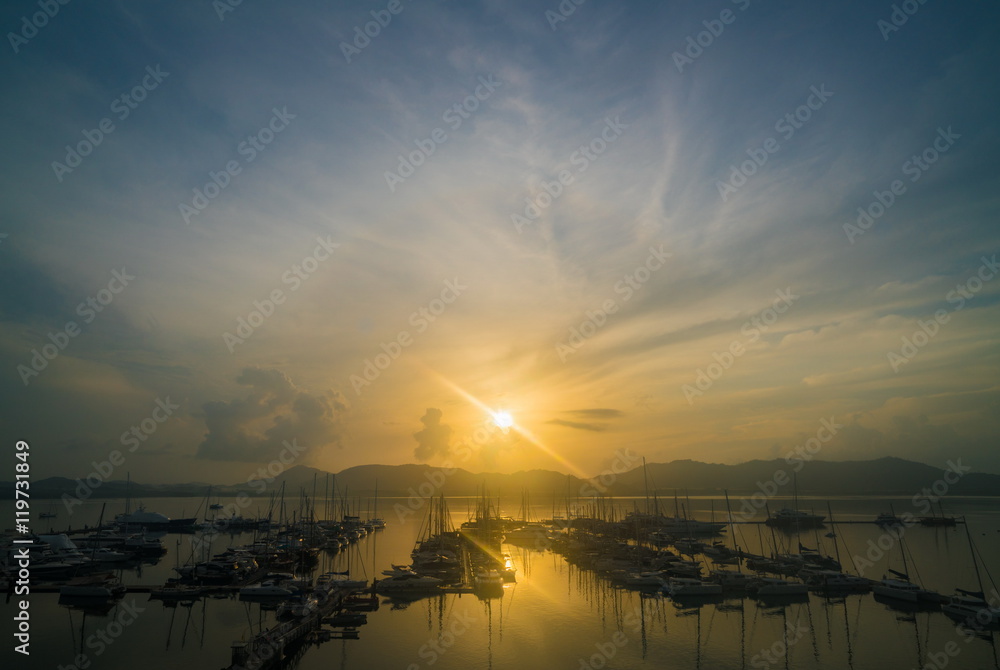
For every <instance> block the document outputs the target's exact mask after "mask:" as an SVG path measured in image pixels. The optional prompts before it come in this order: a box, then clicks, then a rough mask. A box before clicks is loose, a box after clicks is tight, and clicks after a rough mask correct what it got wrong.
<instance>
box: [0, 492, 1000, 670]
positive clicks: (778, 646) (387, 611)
mask: <svg viewBox="0 0 1000 670" xmlns="http://www.w3.org/2000/svg"><path fill="white" fill-rule="evenodd" d="M145 502H146V507H147V509H149V510H152V511H159V512H161V513H164V514H167V515H168V516H173V517H180V516H184V515H187V516H193V515H194V513H195V510H196V509H197V508H198V507H199V505H200V504H202V501H201V500H197V499H179V498H165V499H150V500H147V501H145ZM223 502H225V501H223ZM395 502H398V501H396V500H393V499H383V500H382V501H381V503H380V508H381V512H382V516H383V517H385V519H386V520H387V522H388V528H387V529H386V530H385V531H382V532H380V533H377V534H374V535H369V536H368V537H367V538H365V539H363V540H362V541H361V542H359V543H358V544H357V545H355V546H354V548H352V549H351V550H350V551H344V552H341V553H340V554H338V555H337V556H335V557H332V558H330V557H327V558H324V559H323V561H322V563H321V564H320V569H321V570H344V569H348V568H349V569H350V570H351V574H352V576H353V577H356V578H368V579H369V580H370V579H372V578H376V577H379V576H380V573H381V571H382V570H384V569H387V568H388V567H389V565H390V564H391V563H404V564H405V563H409V553H410V550H411V549H412V548H413V544H414V541H415V540H416V539H417V538H418V536H419V534H420V532H421V524H422V521H423V516H422V514H420V513H418V514H415V515H413V516H410V517H407V519H406V520H405V521H403V522H402V523H400V521H399V519H398V517H397V516H396V515H395V514H394V513H393V512H392V509H393V507H392V506H393V504H394V503H395ZM509 502H510V504H509V505H507V504H506V501H505V508H506V509H505V513H508V514H511V515H515V514H516V513H517V511H518V502H517V501H514V500H512V501H509ZM733 502H734V506H735V505H736V504H737V501H736V500H735V499H734V501H733ZM890 503H892V504H893V506H894V508H895V511H896V512H897V513H899V514H902V513H903V512H907V511H910V512H915V511H916V510H914V508H913V506H912V504H911V502H910V501H909V500H903V499H895V500H893V499H875V500H872V499H853V498H838V499H833V500H832V501H831V504H832V509H833V514H834V518H835V520H836V521H858V520H865V521H867V520H871V519H872V518H874V516H875V515H876V514H878V513H879V512H883V511H888V509H889V505H890ZM619 504H622V505H626V504H627V505H631V504H632V503H623V502H622V501H619ZM637 504H640V505H641V504H642V501H638V502H637ZM685 504H686V505H689V509H693V510H694V513H695V516H696V517H697V518H700V519H705V520H708V519H709V518H710V516H711V515H712V513H713V511H714V513H715V515H716V518H717V519H718V520H722V518H723V513H722V512H723V510H724V509H725V502H724V501H723V500H721V499H717V498H716V499H713V498H695V499H691V500H690V501H685ZM781 504H782V501H780V500H778V501H776V502H772V508H773V507H774V506H775V505H778V506H780V505H781ZM39 505H41V508H39V509H36V512H37V511H42V510H43V509H44V508H45V505H43V504H40V503H38V502H36V507H38V506H39ZM471 505H472V503H471V502H470V501H469V500H467V499H464V498H461V499H450V500H449V506H450V510H451V513H452V518H453V521H454V523H455V525H456V526H457V525H458V524H459V523H461V522H462V521H464V520H465V519H466V518H467V515H468V509H469V508H470V506H471ZM946 505H947V508H946V509H947V512H948V513H949V514H954V515H964V516H965V517H966V518H967V519H968V523H969V528H970V530H971V531H972V535H973V538H974V540H975V543H976V545H977V547H978V549H979V551H980V552H981V554H982V557H983V560H984V562H985V563H986V565H987V566H988V567H989V568H990V569H991V570H992V573H993V574H994V575H995V576H996V577H997V578H1000V500H997V499H973V498H966V499H958V498H953V499H949V500H948V501H947V503H946ZM667 506H668V508H669V509H668V510H666V511H668V512H672V511H673V509H672V507H673V503H672V501H671V502H670V503H668V505H667ZM799 506H800V508H803V509H809V508H814V509H815V511H816V512H819V513H826V500H825V499H824V500H822V501H820V500H808V499H802V500H800V505H799ZM12 508H13V506H12V504H11V502H10V501H4V502H3V504H2V505H0V514H3V515H5V516H4V517H3V518H11V519H12V518H13V513H12ZM122 508H123V504H122V501H118V500H115V501H109V502H108V507H107V511H106V512H105V514H106V515H112V514H113V513H116V512H120V511H122ZM54 509H55V510H56V511H57V512H58V513H59V518H57V519H55V520H52V521H51V522H45V523H46V526H42V525H41V524H42V523H43V522H41V521H35V522H34V524H35V530H36V531H38V532H41V531H44V530H46V529H47V524H48V523H51V524H52V526H53V527H54V528H56V529H59V530H61V529H65V527H66V526H68V525H72V526H74V527H78V526H82V525H83V524H94V523H96V522H97V518H98V515H99V514H100V510H101V501H88V503H86V504H85V505H84V506H82V507H79V508H77V509H76V510H75V513H74V514H73V515H72V516H71V517H69V516H67V514H66V512H65V511H64V510H62V509H61V508H58V507H55V508H54ZM424 511H426V510H424ZM533 511H534V515H535V517H536V518H548V517H551V516H552V513H553V507H552V505H551V504H540V505H538V506H536V507H535V508H534V510H533ZM561 511H562V510H560V509H558V508H557V509H556V510H555V512H556V514H559V513H561ZM827 530H829V529H827ZM827 530H823V531H820V532H819V533H814V532H813V531H808V532H807V533H803V535H802V536H801V537H797V538H796V537H793V536H789V535H784V534H780V533H779V534H777V535H775V536H773V539H777V541H778V542H779V545H780V544H785V543H788V546H790V547H792V551H794V549H795V546H796V544H797V543H798V542H801V543H802V544H804V545H806V546H809V547H816V546H817V545H819V548H820V549H822V550H823V551H824V552H825V553H830V554H833V553H834V545H833V540H831V539H830V538H827V537H825V536H824V534H825V533H826V532H827ZM837 534H838V537H839V540H840V545H839V549H840V552H841V558H842V562H843V563H844V564H845V566H850V564H851V560H850V559H849V557H848V554H857V555H862V556H864V555H866V554H868V552H869V551H871V552H872V553H871V554H870V555H869V556H868V557H869V558H871V559H874V560H873V563H874V565H873V566H872V567H870V568H868V569H866V571H865V576H868V577H872V578H880V577H881V576H882V574H883V572H884V570H885V569H886V568H887V567H892V568H896V569H900V568H901V567H902V561H901V558H900V550H899V548H898V546H893V547H891V548H890V550H889V551H888V552H884V555H882V556H878V555H876V553H874V550H872V549H871V545H869V544H868V543H869V541H872V542H874V541H877V539H878V538H879V536H880V535H881V534H882V531H881V530H880V529H879V528H878V527H877V526H874V525H871V524H864V525H862V524H857V525H848V524H845V525H842V526H838V527H837ZM736 535H737V542H738V544H739V545H740V546H741V547H746V548H747V549H749V550H750V551H759V550H760V549H761V546H762V545H764V546H765V547H766V548H765V549H764V551H763V552H761V553H770V544H771V543H772V541H773V539H772V534H771V531H770V529H768V528H766V527H763V526H757V525H744V526H738V527H737V529H736ZM728 536H729V533H728V532H727V533H726V534H725V535H724V537H725V538H726V541H727V542H729V541H730V540H729V539H728ZM250 537H251V535H250V534H245V535H243V536H232V537H231V536H220V537H219V538H218V539H217V540H216V541H215V544H214V545H213V550H214V551H222V550H223V549H224V548H225V547H226V546H228V545H234V546H235V545H238V544H241V543H243V542H246V541H249V539H250ZM164 543H165V544H166V545H167V546H168V547H169V553H168V554H167V555H166V556H164V557H163V558H162V559H160V561H159V562H158V563H157V564H155V565H143V566H140V567H139V568H138V569H133V570H128V571H125V572H124V573H123V575H122V578H123V580H124V581H125V582H126V583H133V584H162V583H163V582H164V581H165V580H166V579H167V578H168V577H170V576H173V575H174V571H173V570H172V568H173V566H174V565H176V564H177V562H178V560H179V561H180V562H181V563H183V562H184V561H185V560H186V559H187V557H188V556H189V555H190V553H191V536H187V535H167V536H166V537H165V538H164ZM906 544H907V547H908V550H909V554H908V555H909V556H911V557H912V562H911V564H910V570H911V575H912V576H914V577H919V580H920V581H921V582H922V583H923V585H924V586H925V587H927V588H930V589H935V590H938V591H940V592H942V593H951V592H952V591H953V589H954V588H955V587H956V586H958V587H964V588H968V589H974V588H975V587H976V579H975V573H974V571H973V563H972V558H971V553H970V549H969V545H968V541H967V538H966V533H965V530H964V528H962V527H961V526H959V527H958V528H950V529H947V528H941V529H934V528H923V527H915V528H912V529H910V530H909V531H907V533H906ZM845 545H846V549H845ZM507 550H508V551H509V552H510V553H511V555H512V556H513V559H514V562H515V564H516V566H517V568H518V579H517V583H516V584H509V585H507V586H506V588H505V590H504V594H503V596H502V597H500V598H494V599H490V600H481V599H479V598H477V597H476V596H474V595H467V594H465V595H458V594H451V595H439V596H434V597H429V598H423V599H419V600H416V601H413V602H393V601H390V600H387V599H385V598H383V602H382V606H381V607H380V609H379V610H378V611H376V612H371V613H369V614H368V624H367V625H365V626H363V627H362V628H361V634H360V639H358V640H331V641H328V642H325V643H322V644H319V645H313V646H311V647H307V648H306V650H305V653H304V654H302V655H301V656H300V657H299V658H298V659H296V660H295V661H294V662H292V663H291V664H290V666H289V667H297V668H302V669H303V670H321V669H322V670H330V669H338V668H359V669H361V668H366V669H369V668H399V669H404V670H406V669H408V670H416V669H417V668H435V669H449V668H456V669H458V668H461V669H463V670H464V669H466V668H473V667H482V668H496V669H498V670H506V669H517V670H525V669H528V668H547V669H548V668H566V669H567V670H577V669H580V668H602V667H606V668H623V669H624V668H662V667H672V668H680V669H686V668H807V669H812V668H817V669H818V668H858V669H861V668H923V667H931V668H940V667H943V664H944V662H945V660H947V666H948V667H950V668H1000V661H998V658H1000V651H998V647H1000V634H998V633H992V634H988V635H986V636H984V637H971V638H970V637H969V636H965V635H962V634H961V633H960V632H959V631H958V630H957V629H956V626H955V624H954V623H953V622H952V621H951V620H950V619H948V618H947V617H946V616H945V615H944V614H942V613H940V612H905V611H898V610H896V609H893V608H890V607H887V606H886V605H884V604H881V603H879V602H877V601H876V600H875V599H874V598H873V596H872V595H871V594H866V595H850V596H846V597H840V598H833V599H826V598H822V597H819V596H817V595H811V596H810V597H809V599H808V602H804V603H794V604H790V605H787V606H783V607H781V606H763V605H761V604H758V603H757V602H756V601H754V600H751V599H745V598H744V599H741V598H734V599H731V600H727V601H725V602H723V603H718V604H707V605H703V606H701V607H685V608H681V607H678V606H677V605H675V604H674V603H673V602H671V601H670V600H669V599H667V598H664V597H662V596H652V597H650V596H644V595H642V594H640V593H638V592H634V591H628V590H623V589H617V588H612V587H611V586H610V585H609V584H608V582H607V581H606V580H603V579H601V578H599V577H597V576H596V575H595V574H594V573H592V572H590V571H585V570H580V569H578V568H575V567H573V566H571V565H569V564H568V563H567V562H566V561H565V560H564V559H563V558H562V557H561V556H559V555H557V554H554V553H552V552H551V551H536V550H532V549H524V548H517V547H513V546H510V547H507ZM992 588H993V587H992V585H991V584H989V583H987V592H990V591H991V590H992ZM57 599H58V596H57V595H55V594H33V595H32V596H31V599H30V600H31V606H30V610H29V611H30V612H31V615H32V624H33V625H32V631H31V633H32V642H31V652H32V653H31V657H30V660H28V659H25V658H24V657H23V656H20V655H18V654H15V653H13V651H12V647H13V642H12V639H13V638H12V637H11V636H10V633H12V632H13V623H12V621H11V619H10V617H11V616H12V615H13V613H14V612H15V607H14V604H13V603H6V604H5V605H3V606H2V607H0V612H2V615H3V620H4V622H5V623H4V624H3V626H4V630H5V631H9V632H7V633H6V634H5V635H4V643H3V644H4V648H3V650H2V652H0V659H4V664H3V665H4V667H10V666H9V665H8V662H9V661H11V660H12V661H13V662H14V663H16V666H15V667H30V668H53V669H57V668H59V667H60V666H61V667H63V668H70V667H72V666H73V665H75V663H76V660H77V659H76V656H77V655H78V654H83V655H85V657H86V658H85V659H84V660H85V661H86V663H87V664H89V667H90V668H108V669H111V670H126V669H127V670H133V669H134V668H137V667H139V668H142V669H143V670H154V669H160V668H163V669H167V668H170V669H174V668H179V667H183V668H191V669H201V668H205V669H212V670H214V669H217V668H223V667H226V666H228V665H229V661H230V645H231V644H232V643H233V642H234V641H238V640H241V639H248V638H249V637H251V636H252V635H253V634H254V633H256V632H258V631H259V630H260V629H261V628H262V627H264V628H266V627H268V626H269V625H271V624H273V622H274V614H273V612H269V611H265V610H262V609H261V608H260V606H259V605H257V604H250V603H243V602H240V601H238V600H236V599H221V600H219V599H210V598H209V599H203V600H201V601H199V602H196V603H195V604H194V605H193V606H191V607H185V606H177V607H167V606H164V605H163V604H162V603H160V602H158V601H152V602H150V601H148V596H147V595H145V594H129V595H126V596H125V598H124V599H123V601H122V602H121V603H120V604H119V605H118V606H117V607H116V608H115V609H113V610H111V612H109V613H108V614H107V615H103V616H102V615H94V614H87V613H85V612H81V611H78V610H71V609H67V608H64V607H61V606H60V605H58V603H57ZM131 612H135V615H134V621H133V616H132V614H131ZM122 624H125V625H122ZM102 632H103V633H104V636H105V639H112V638H113V642H112V643H110V644H105V643H104V642H102V641H101V636H100V634H101V633H102ZM949 651H950V652H951V655H949V653H948V652H949ZM26 660H27V663H25V661H26ZM928 664H929V665H928Z"/></svg>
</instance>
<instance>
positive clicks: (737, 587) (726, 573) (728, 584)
mask: <svg viewBox="0 0 1000 670" xmlns="http://www.w3.org/2000/svg"><path fill="white" fill-rule="evenodd" d="M726 514H728V516H729V535H730V537H732V538H733V550H732V553H733V555H734V557H735V558H736V572H733V571H732V570H725V569H716V570H712V571H711V575H710V576H709V580H711V581H713V582H715V583H716V584H719V585H721V586H722V588H723V590H726V591H743V590H746V587H747V582H748V581H750V579H751V575H748V574H746V573H745V572H743V569H742V567H741V563H742V558H741V554H740V548H739V547H738V546H736V526H735V525H733V511H732V509H731V508H730V506H729V491H726Z"/></svg>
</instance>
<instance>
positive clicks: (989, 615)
mask: <svg viewBox="0 0 1000 670" xmlns="http://www.w3.org/2000/svg"><path fill="white" fill-rule="evenodd" d="M962 523H963V524H964V525H965V534H966V537H967V538H968V540H969V551H970V552H971V553H972V564H973V566H974V567H975V569H976V581H977V583H978V584H979V590H978V591H966V590H964V589H955V595H953V596H951V597H950V598H949V599H948V602H946V603H944V604H942V605H941V611H942V612H944V613H945V614H947V615H948V616H950V617H951V618H953V619H956V620H958V621H966V622H969V623H971V624H973V625H974V626H976V627H977V628H979V629H982V628H984V627H987V626H990V627H992V626H996V625H997V624H1000V608H995V607H990V605H989V603H987V602H986V594H985V592H984V589H983V575H982V573H981V572H980V570H979V561H978V560H977V557H978V554H979V552H978V551H976V545H975V544H973V542H972V533H970V532H969V524H968V523H967V522H966V521H965V519H964V518H963V519H962ZM983 568H984V569H985V568H986V566H985V565H984V566H983ZM991 580H992V577H991Z"/></svg>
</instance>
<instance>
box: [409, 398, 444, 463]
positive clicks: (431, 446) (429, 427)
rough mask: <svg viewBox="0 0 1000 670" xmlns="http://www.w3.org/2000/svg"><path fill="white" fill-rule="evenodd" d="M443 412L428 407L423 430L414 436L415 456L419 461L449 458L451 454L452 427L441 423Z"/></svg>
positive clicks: (423, 420)
mask: <svg viewBox="0 0 1000 670" xmlns="http://www.w3.org/2000/svg"><path fill="white" fill-rule="evenodd" d="M441 417H442V413H441V410H439V409H436V408H434V407H428V408H427V411H426V412H424V415H423V416H422V417H420V422H421V423H422V424H424V428H423V430H420V431H417V432H416V433H414V434H413V439H415V440H416V441H417V448H416V449H414V450H413V455H414V456H416V457H417V460H419V461H428V460H430V459H431V458H433V457H434V456H447V455H448V454H449V453H450V452H451V426H448V425H446V424H443V423H441Z"/></svg>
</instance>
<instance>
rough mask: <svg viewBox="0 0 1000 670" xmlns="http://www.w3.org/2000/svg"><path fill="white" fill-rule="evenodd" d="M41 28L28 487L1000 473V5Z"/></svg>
mask: <svg viewBox="0 0 1000 670" xmlns="http://www.w3.org/2000/svg"><path fill="white" fill-rule="evenodd" d="M52 5H53V6H54V7H55V9H53V7H49V9H48V11H49V13H50V14H52V15H51V16H49V15H46V14H45V13H44V12H45V7H46V4H45V2H44V0H43V2H41V3H39V2H27V1H22V0H18V1H16V2H7V3H4V6H3V8H2V9H0V26H2V28H3V32H4V33H5V35H6V37H5V40H4V42H5V44H4V45H3V46H2V48H0V52H2V56H0V68H2V77H0V86H2V97H3V100H4V101H5V102H4V104H3V105H2V106H0V121H2V125H0V127H2V133H3V136H4V160H3V161H2V163H0V170H2V171H3V173H2V185H3V186H2V188H3V198H2V208H3V216H2V219H0V235H2V237H0V278H2V285H3V290H2V291H0V371H2V374H0V407H2V408H3V410H2V412H0V436H2V438H3V440H4V442H5V443H6V444H8V445H13V444H14V443H15V442H16V441H17V440H25V441H27V442H28V443H29V444H30V445H31V453H32V459H33V460H32V467H33V470H32V473H33V475H32V476H33V477H36V478H42V477H46V476H64V477H70V478H77V477H84V476H86V475H87V474H88V473H91V472H101V471H102V470H103V471H104V472H106V473H107V474H103V473H102V476H104V477H106V478H110V479H124V478H125V476H126V473H130V474H131V477H132V478H133V479H135V480H138V481H143V482H149V483H167V482H184V481H209V482H219V483H235V482H240V481H243V480H245V479H246V478H247V477H248V476H250V475H252V474H253V473H254V472H256V471H257V468H258V467H259V466H260V465H261V463H267V462H268V461H271V460H274V459H278V458H283V457H285V456H287V458H285V460H287V461H289V462H294V463H295V464H303V465H311V466H314V467H318V468H322V469H325V470H329V471H334V472H335V471H339V470H342V469H344V468H347V467H351V466H355V465H362V464H369V463H385V464H402V463H411V462H426V463H430V464H432V465H445V466H452V465H454V466H458V467H463V468H466V469H469V470H472V471H500V472H515V471H519V470H527V469H535V468H544V469H553V470H558V471H562V472H572V473H574V474H581V475H591V474H596V473H598V472H600V471H602V470H605V469H607V468H610V467H612V466H613V465H614V464H615V463H616V462H617V461H616V459H620V458H621V457H622V456H621V454H622V453H625V452H623V451H622V450H628V451H627V453H628V454H631V455H634V456H637V457H643V458H645V459H646V460H647V461H649V462H665V461H671V460H675V459H694V460H700V461H707V462H719V463H739V462H743V461H747V460H752V459H770V458H784V457H786V455H788V454H790V453H792V451H793V450H794V449H795V448H796V447H797V446H799V447H801V446H802V445H809V448H810V450H811V451H810V455H811V457H813V458H819V459H825V460H847V459H869V458H878V457H882V456H897V457H901V458H907V459H911V460H915V461H920V462H924V463H929V464H931V465H935V466H938V467H942V468H944V467H947V466H946V464H947V462H948V461H949V460H954V459H959V458H960V459H962V463H963V464H964V465H966V466H968V467H971V468H973V469H974V470H975V471H981V472H994V473H1000V452H998V450H997V449H996V447H997V435H998V434H1000V431H998V428H1000V411H998V409H1000V407H998V404H1000V403H998V398H1000V395H998V390H1000V389H998V384H1000V374H998V373H1000V365H998V362H1000V348H998V343H1000V340H998V332H997V326H998V325H1000V304H998V296H1000V281H992V280H993V278H994V276H995V275H996V274H997V272H1000V268H998V267H997V265H996V260H995V259H996V254H997V252H998V251H1000V227H998V225H997V220H998V217H997V215H998V213H1000V179H998V177H1000V161H998V160H997V156H998V155H1000V151H998V150H1000V137H998V131H997V119H998V118H1000V98H998V95H997V84H996V69H997V62H998V55H1000V46H998V44H997V42H996V39H995V26H996V25H997V19H998V18H1000V9H998V8H997V6H996V3H993V2H986V1H973V2H967V3H961V4H960V5H958V6H956V4H948V3H943V2H925V3H923V4H919V3H917V2H909V3H907V2H904V3H902V4H901V5H900V4H896V5H894V4H893V3H889V2H861V1H860V0H859V1H846V2H839V3H828V2H824V3H818V2H806V3H801V2H799V3H794V2H767V3H765V2H761V1H760V0H735V1H729V0H717V1H714V2H707V3H706V2H670V3H656V2H638V1H633V2H627V1H616V2H611V1H601V0H589V1H588V2H584V3H582V4H576V3H575V2H572V1H571V0H564V1H563V2H561V3H559V2H555V1H554V0H553V1H552V2H547V3H546V2H499V1H485V2H467V3H466V2H462V3H459V2H433V1H430V0H428V1H424V0H420V1H412V0H398V1H397V0H393V1H392V2H390V1H388V0H384V1H383V0H380V1H378V2H352V3H329V2H318V1H317V2H290V3H267V2H259V1H254V0H248V1H246V2H241V3H235V2H232V1H231V0H218V1H216V2H210V1H209V0H199V1H197V2H187V3H172V2H152V3H141V4H136V3H126V2H107V3H98V4H97V5H96V6H94V5H93V4H86V3H82V2H70V3H68V4H65V5H56V3H52ZM495 412H506V413H507V414H508V415H509V420H507V421H504V420H501V421H499V422H498V421H494V420H493V416H494V414H493V413H495ZM503 416H506V415H503ZM508 423H509V424H512V425H507V424H508ZM498 424H503V427H501V426H500V425H498ZM809 440H811V442H810V441H809ZM12 449H13V447H12ZM632 462H633V463H634V461H632ZM109 468H110V470H109ZM5 478H6V479H13V477H12V476H11V477H4V476H3V475H0V479H5Z"/></svg>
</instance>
